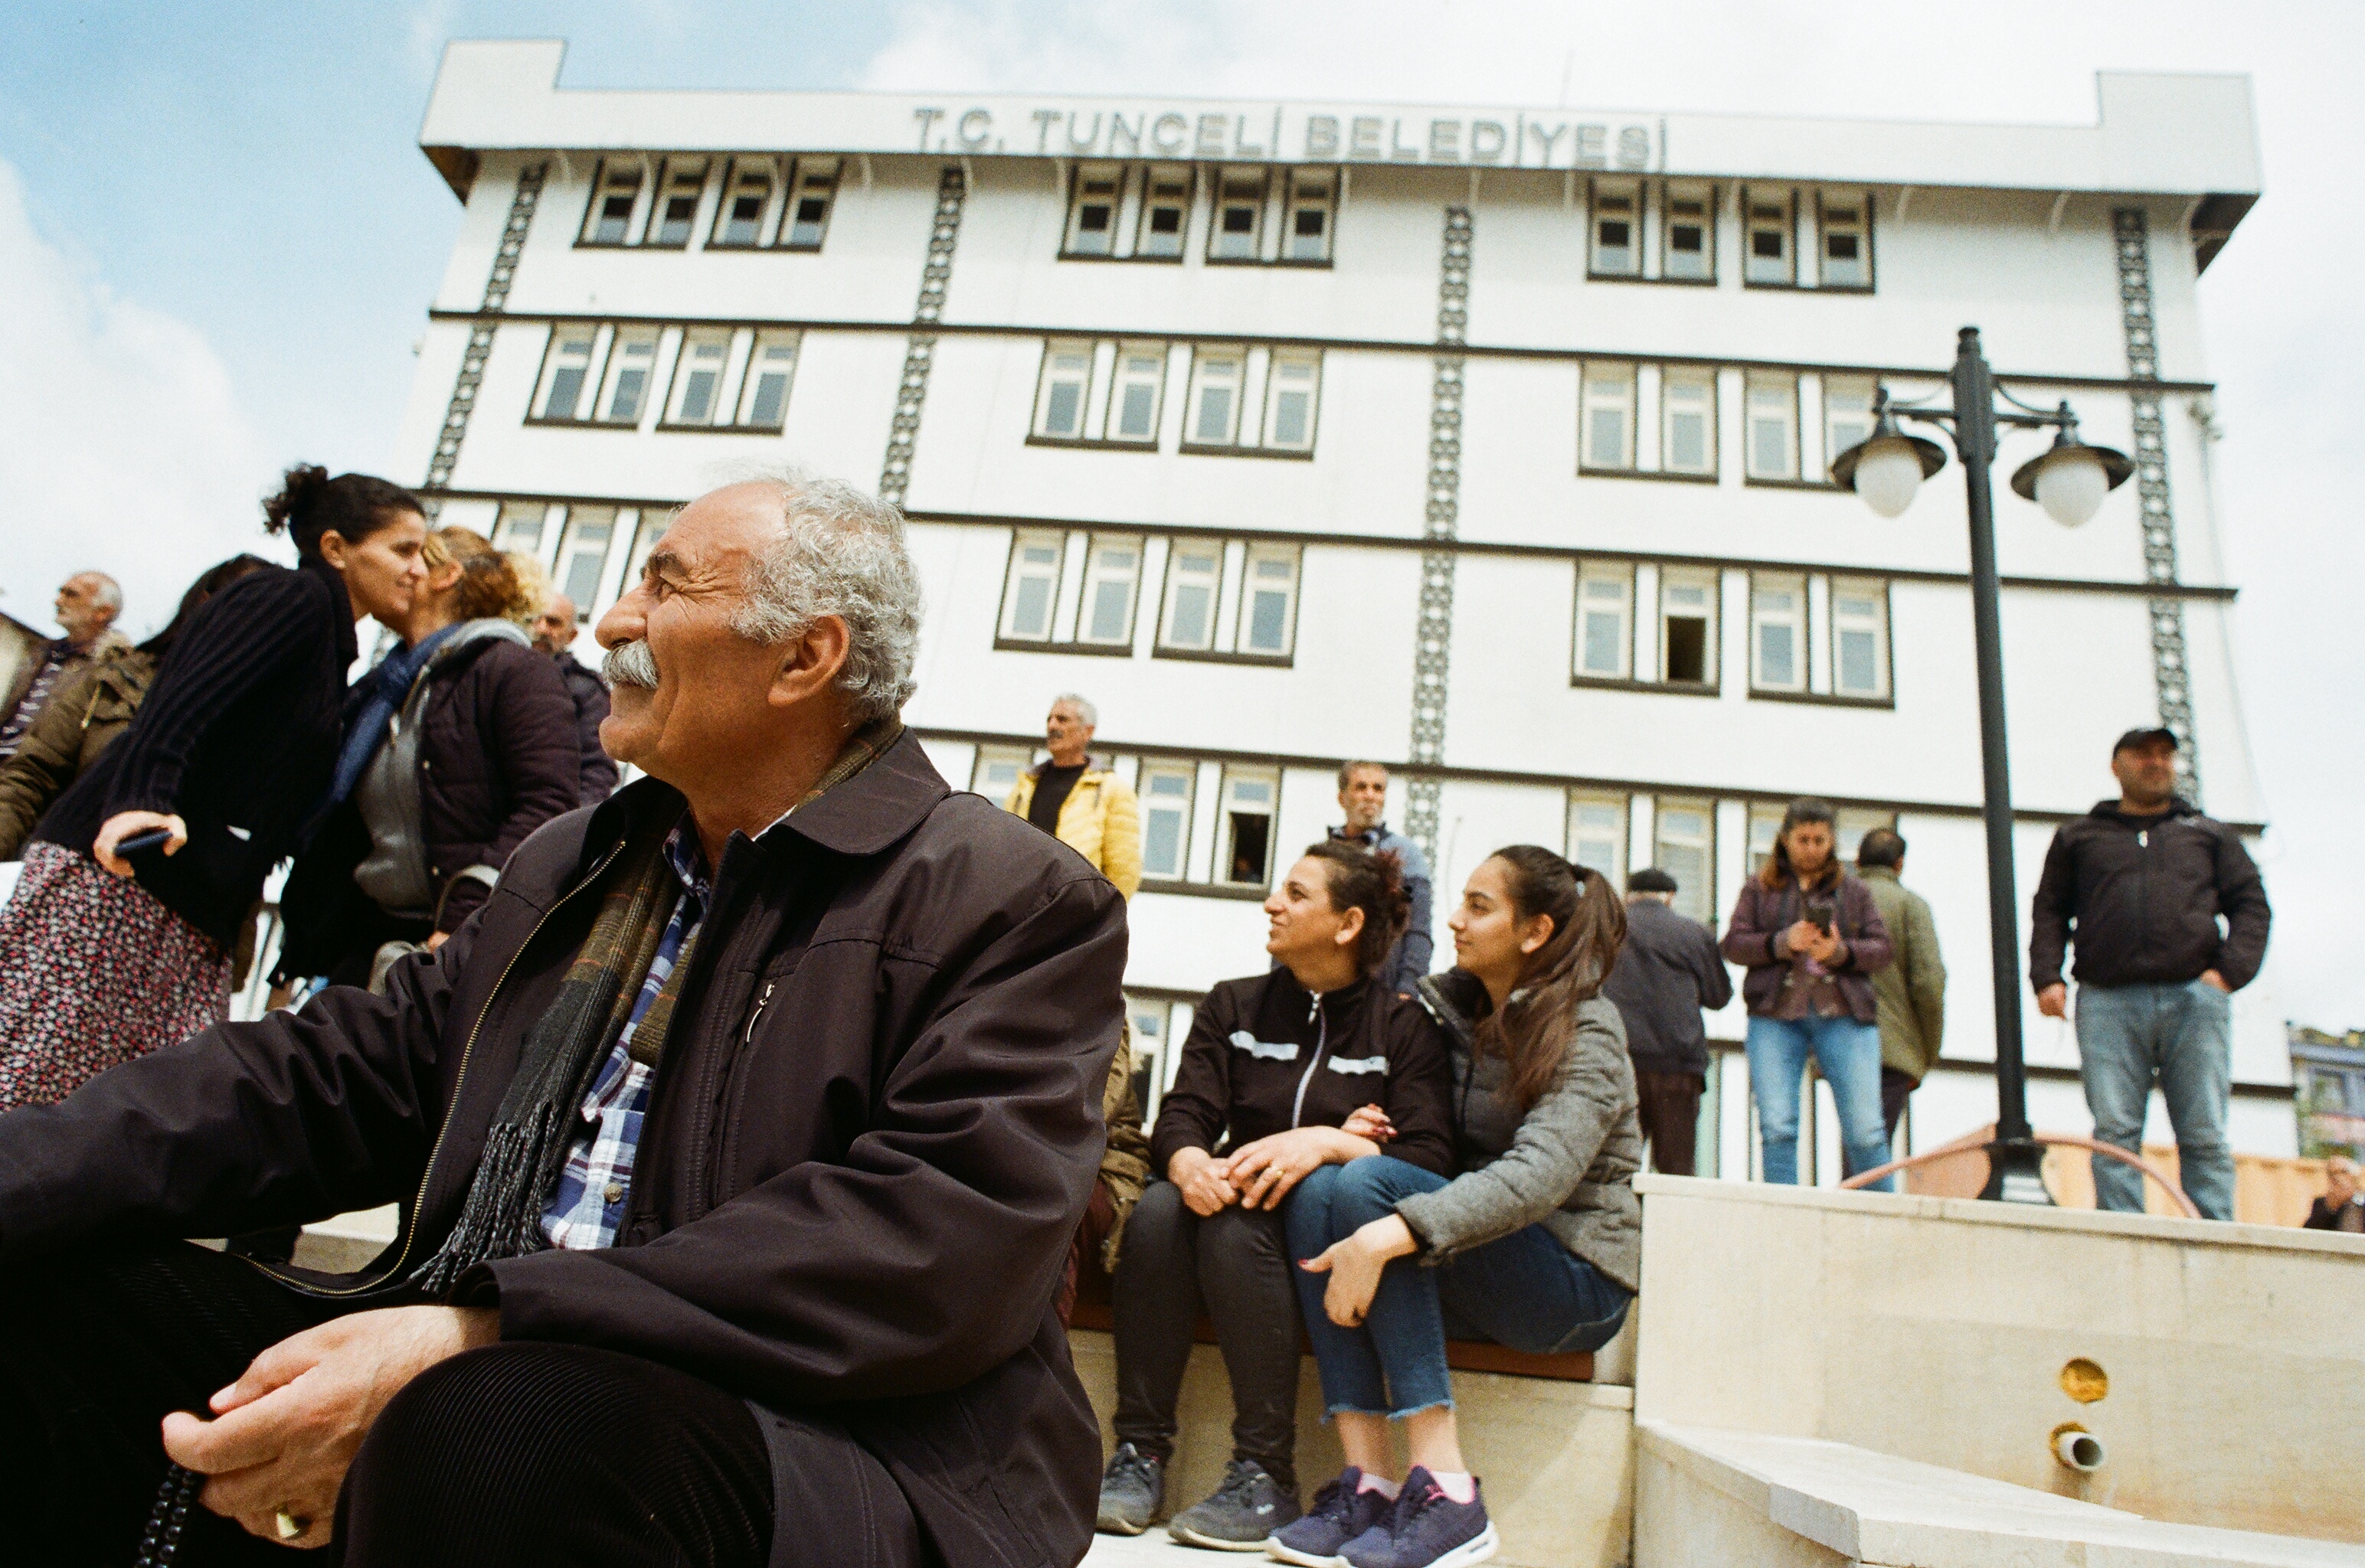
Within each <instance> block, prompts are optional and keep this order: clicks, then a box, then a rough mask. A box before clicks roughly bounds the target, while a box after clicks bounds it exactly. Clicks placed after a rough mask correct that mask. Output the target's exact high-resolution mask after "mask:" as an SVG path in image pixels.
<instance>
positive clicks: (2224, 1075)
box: [2028, 729, 2269, 1219]
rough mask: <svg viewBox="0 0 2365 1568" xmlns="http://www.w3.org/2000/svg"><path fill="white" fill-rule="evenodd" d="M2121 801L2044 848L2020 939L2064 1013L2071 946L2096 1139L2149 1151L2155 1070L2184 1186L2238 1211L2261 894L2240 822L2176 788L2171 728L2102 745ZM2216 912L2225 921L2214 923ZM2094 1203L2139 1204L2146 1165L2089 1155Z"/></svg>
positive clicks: (2262, 935)
mask: <svg viewBox="0 0 2365 1568" xmlns="http://www.w3.org/2000/svg"><path fill="white" fill-rule="evenodd" d="M2111 772H2112V773H2113V775H2115V776H2116V777H2117V778H2118V781H2119V798H2118V799H2117V800H2115V801H2099V802H2097V803H2096V805H2095V807H2094V809H2093V810H2092V811H2090V812H2087V813H2086V814H2085V815H2084V816H2082V817H2079V818H2076V819H2074V820H2072V821H2070V822H2067V823H2062V824H2061V828H2060V831H2058V832H2057V833H2056V834H2054V835H2053V847H2052V848H2051V849H2049V850H2047V851H2046V856H2045V875H2044V878H2043V879H2041V880H2040V881H2039V882H2038V883H2037V886H2036V900H2035V908H2034V911H2033V912H2032V914H2031V920H2030V925H2031V935H2030V936H2029V941H2028V978H2029V983H2030V984H2031V985H2033V986H2034V987H2035V988H2036V1008H2037V1011H2038V1012H2040V1013H2042V1014H2045V1015H2046V1017H2048V1018H2062V1017H2067V1016H2068V1015H2069V988H2068V986H2067V985H2066V984H2064V983H2063V982H2062V979H2061V960H2062V957H2063V952H2064V949H2065V948H2066V947H2067V946H2068V944H2069V943H2070V942H2071V941H2072V940H2073V939H2074V940H2075V941H2076V942H2077V944H2078V968H2077V978H2078V1009H2077V1029H2078V1056H2079V1071H2080V1073H2081V1075H2082V1076H2083V1078H2084V1079H2085V1083H2086V1104H2087V1108H2088V1109H2090V1110H2091V1111H2092V1112H2093V1114H2094V1137H2097V1138H2099V1139H2100V1140H2102V1142H2104V1143H2109V1144H2115V1145H2117V1146H2118V1147H2119V1148H2124V1149H2125V1150H2127V1151H2128V1152H2129V1153H2131V1154H2133V1153H2140V1152H2141V1151H2142V1148H2143V1129H2144V1116H2145V1114H2146V1110H2147V1109H2148V1107H2149V1105H2150V1103H2151V1088H2152V1082H2153V1081H2154V1080H2155V1079H2157V1080H2158V1083H2159V1090H2160V1094H2161V1097H2162V1098H2163V1099H2165V1100H2166V1101H2167V1102H2168V1119H2169V1126H2172V1127H2174V1128H2175V1129H2176V1149H2177V1163H2178V1170H2179V1176H2180V1180H2181V1182H2182V1183H2183V1186H2184V1191H2185V1193H2186V1195H2188V1196H2189V1197H2191V1200H2192V1202H2193V1204H2194V1206H2196V1207H2197V1208H2199V1209H2200V1211H2201V1212H2202V1214H2203V1215H2207V1216H2208V1217H2209V1218H2211V1219H2232V1218H2233V1217H2234V1154H2233V1149H2232V1147H2231V1146H2230V1145H2228V1144H2227V1143H2226V1141H2225V1107H2226V1103H2227V1101H2228V1100H2229V1099H2230V1097H2231V1095H2232V1092H2233V993H2234V992H2235V991H2239V990H2241V989H2242V988H2243V987H2244V986H2246V985H2247V984H2249V983H2250V980H2252V978H2253V977H2255V976H2256V975H2257V974H2258V972H2259V963H2260V961H2261V960H2262V959H2264V958H2265V957H2266V951H2267V924H2268V920H2269V912H2268V909H2267V891H2266V888H2265V886H2264V884H2263V883H2262V882H2261V881H2260V879H2259V868H2258V867H2257V866H2256V865H2254V864H2253V863H2252V862H2251V860H2250V856H2249V852H2248V851H2247V850H2246V849H2244V848H2243V847H2242V840H2241V837H2240V835H2239V834H2236V833H2235V831H2234V830H2233V829H2232V828H2230V827H2227V826H2226V825H2225V823H2220V822H2214V821H2212V820H2211V819H2210V818H2208V817H2205V816H2202V814H2201V808H2200V807H2198V806H2195V805H2193V804H2192V803H2191V801H2186V800H2185V799H2183V798H2182V797H2181V796H2180V795H2178V794H2177V793H2176V736H2175V735H2174V734H2170V733H2169V731H2167V730H2164V729H2135V730H2129V731H2128V732H2127V733H2126V734H2123V735H2121V736H2120V737H2119V740H2118V744H2117V745H2114V746H2113V747H2112V748H2111ZM2221 918H2222V919H2223V922H2224V924H2223V925H2222V926H2221V925H2220V924H2219V922H2220V919H2221ZM2093 1166H2094V1197H2095V1200H2096V1202H2097V1203H2098V1204H2101V1206H2102V1207H2103V1208H2106V1209H2118V1210H2121V1211H2124V1212H2126V1213H2130V1214H2141V1213H2142V1212H2143V1206H2144V1203H2143V1177H2142V1175H2141V1174H2140V1173H2139V1172H2138V1171H2136V1170H2135V1168H2134V1167H2132V1166H2130V1165H2127V1164H2126V1163H2124V1161H2121V1160H2116V1159H2096V1160H2094V1161H2093Z"/></svg>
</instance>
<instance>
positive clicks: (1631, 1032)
mask: <svg viewBox="0 0 2365 1568" xmlns="http://www.w3.org/2000/svg"><path fill="white" fill-rule="evenodd" d="M1675 897H1676V879H1674V878H1673V877H1671V876H1669V875H1667V873H1665V872H1664V871H1662V870H1660V869H1659V868H1657V867H1655V866H1653V867H1646V868H1643V869H1642V870H1640V871H1637V872H1635V873H1634V874H1633V875H1632V876H1631V877H1629V878H1627V879H1626V945H1625V946H1623V947H1620V949H1619V950H1618V962H1617V963H1616V964H1614V965H1612V966H1611V967H1610V970H1609V978H1608V980H1604V981H1603V982H1602V985H1601V994H1602V995H1604V996H1606V997H1608V999H1609V1000H1610V1001H1612V1002H1616V1003H1617V1004H1618V1012H1619V1014H1620V1016H1621V1017H1623V1018H1624V1019H1625V1020H1626V1054H1627V1055H1628V1056H1630V1057H1631V1058H1633V1059H1634V1088H1635V1091H1636V1092H1637V1093H1638V1094H1639V1095H1640V1096H1641V1099H1642V1135H1643V1137H1647V1138H1648V1139H1650V1142H1651V1165H1652V1168H1653V1170H1662V1171H1664V1172H1665V1173H1666V1174H1668V1175H1670V1176H1688V1175H1690V1174H1691V1173H1692V1170H1693V1137H1694V1134H1695V1132H1696V1131H1697V1129H1698V1126H1699V1103H1700V1094H1701V1093H1702V1092H1703V1091H1705V1090H1706V1089H1707V1087H1708V1031H1707V1030H1706V1029H1705V1028H1703V1027H1701V1025H1700V1009H1702V1008H1704V1007H1705V1008H1710V1009H1714V1008H1719V1007H1722V1006H1723V1005H1724V1004H1725V1003H1726V1002H1731V1001H1732V975H1731V974H1729V973H1727V972H1726V970H1725V967H1724V958H1723V957H1722V956H1721V954H1719V953H1718V952H1717V950H1716V938H1715V937H1714V936H1713V935H1710V934H1709V928H1708V927H1707V926H1705V925H1702V924H1700V923H1699V922H1698V921H1697V920H1690V919H1687V918H1686V917H1684V916H1683V915H1680V914H1677V913H1676V912H1675V910H1674V909H1672V908H1671V907H1669V906H1670V905H1671V904H1672V903H1673V902H1674V901H1675Z"/></svg>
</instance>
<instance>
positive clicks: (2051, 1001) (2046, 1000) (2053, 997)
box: [2036, 980, 2069, 1018]
mask: <svg viewBox="0 0 2365 1568" xmlns="http://www.w3.org/2000/svg"><path fill="white" fill-rule="evenodd" d="M2036 1010H2037V1011H2038V1012H2039V1013H2042V1014H2045V1015H2046V1017H2047V1018H2067V1017H2068V1016H2069V988H2068V986H2067V985H2065V984H2063V983H2062V982H2061V981H2059V980H2055V981H2054V982H2053V983H2052V984H2051V985H2048V986H2046V988H2045V989H2044V990H2043V991H2038V992H2037V993H2036Z"/></svg>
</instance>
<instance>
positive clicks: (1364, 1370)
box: [1267, 844, 1642, 1568]
mask: <svg viewBox="0 0 2365 1568" xmlns="http://www.w3.org/2000/svg"><path fill="white" fill-rule="evenodd" d="M1446 924H1448V925H1449V926H1450V927H1451V928H1452V932H1453V950H1454V958H1455V968H1454V969H1452V971H1451V972H1449V973H1447V974H1444V975H1440V976H1435V977H1432V978H1431V979H1429V980H1423V981H1422V982H1421V986H1420V995H1421V1000H1422V1002H1424V1004H1426V1005H1427V1006H1428V1007H1429V1011H1430V1012H1431V1013H1432V1014H1435V1015H1436V1017H1437V1019H1438V1022H1439V1023H1440V1024H1442V1025H1445V1028H1446V1031H1447V1033H1448V1035H1449V1036H1451V1037H1452V1066H1453V1107H1452V1109H1453V1133H1454V1143H1455V1153H1456V1156H1457V1159H1458V1160H1459V1163H1460V1165H1461V1168H1462V1174H1461V1175H1459V1176H1457V1177H1455V1178H1454V1179H1452V1181H1450V1182H1449V1181H1446V1180H1444V1179H1442V1178H1440V1177H1438V1176H1435V1175H1432V1174H1431V1173H1430V1172H1429V1171H1426V1170H1420V1169H1419V1168H1418V1167H1417V1166H1413V1165H1409V1164H1407V1163H1405V1162H1404V1161H1401V1160H1397V1159H1390V1158H1388V1157H1386V1156H1384V1155H1383V1156H1380V1157H1378V1158H1374V1159H1359V1160H1356V1161H1353V1162H1352V1163H1351V1164H1346V1165H1334V1166H1328V1167H1326V1168H1325V1169H1323V1170H1317V1171H1316V1172H1315V1173H1314V1174H1313V1175H1312V1176H1309V1177H1307V1178H1306V1180H1305V1181H1304V1182H1302V1183H1300V1184H1299V1187H1298V1190H1297V1192H1296V1193H1294V1194H1292V1196H1291V1198H1290V1201H1289V1204H1288V1207H1287V1209H1286V1211H1285V1214H1284V1219H1285V1222H1286V1224H1287V1226H1288V1234H1289V1242H1290V1250H1291V1255H1292V1256H1294V1257H1295V1258H1297V1259H1299V1260H1301V1261H1300V1265H1299V1274H1298V1293H1299V1298H1300V1301H1301V1303H1302V1305H1303V1306H1304V1309H1305V1316H1306V1332H1307V1336H1308V1338H1311V1339H1312V1341H1313V1344H1314V1357H1315V1361H1316V1363H1317V1366H1318V1367H1319V1368H1320V1370H1321V1374H1322V1396H1323V1403H1324V1405H1325V1406H1327V1407H1328V1412H1329V1414H1330V1416H1331V1417H1332V1418H1333V1419H1334V1420H1335V1421H1336V1422H1337V1424H1338V1428H1339V1446H1340V1447H1341V1448H1343V1449H1344V1450H1346V1455H1347V1469H1346V1470H1345V1472H1344V1473H1341V1474H1340V1475H1339V1478H1338V1479H1337V1480H1336V1481H1333V1482H1331V1483H1329V1484H1328V1485H1326V1486H1325V1487H1324V1488H1323V1489H1322V1491H1321V1493H1320V1495H1318V1496H1317V1500H1316V1503H1315V1506H1314V1509H1313V1511H1312V1512H1310V1513H1308V1514H1307V1515H1306V1517H1305V1518H1303V1519H1301V1520H1299V1521H1297V1522H1296V1523H1295V1524H1293V1525H1290V1526H1289V1527H1287V1528H1286V1529H1283V1530H1280V1531H1278V1532H1276V1533H1275V1534H1274V1535H1273V1536H1272V1539H1271V1540H1269V1541H1268V1542H1267V1549H1268V1551H1270V1553H1271V1554H1272V1556H1274V1557H1277V1558H1279V1559H1280V1560H1281V1561H1283V1562H1298V1563H1306V1564H1309V1565H1327V1564H1332V1563H1338V1562H1345V1563H1348V1564H1350V1565H1351V1568H1463V1565H1465V1564H1469V1563H1474V1562H1484V1561H1485V1560H1486V1559H1487V1558H1489V1557H1492V1556H1493V1555H1494V1554H1495V1550H1496V1537H1495V1529H1494V1526H1493V1525H1492V1524H1491V1523H1489V1522H1488V1520H1487V1518H1486V1508H1485V1502H1484V1500H1483V1499H1482V1498H1481V1497H1480V1495H1479V1493H1478V1483H1477V1479H1476V1478H1475V1477H1474V1476H1472V1475H1471V1474H1470V1473H1468V1472H1467V1470H1466V1469H1465V1468H1464V1465H1463V1459H1462V1450H1461V1445H1460V1441H1459V1439H1458V1437H1457V1435H1456V1432H1455V1428H1454V1421H1453V1402H1452V1383H1451V1382H1450V1381H1449V1378H1448V1374H1447V1372H1446V1366H1445V1340H1446V1334H1447V1325H1448V1324H1452V1327H1453V1331H1454V1332H1455V1334H1456V1335H1458V1336H1461V1337H1473V1336H1475V1337H1483V1338H1489V1339H1493V1340H1495V1341H1496V1342H1497V1343H1500V1344H1504V1345H1508V1346H1509V1347H1511V1348H1512V1349H1514V1350H1525V1351H1530V1352H1535V1353H1541V1352H1560V1351H1574V1350H1595V1349H1597V1348H1598V1347H1600V1346H1601V1345H1603V1344H1606V1343H1608V1340H1609V1339H1610V1338H1611V1337H1613V1336H1614V1335H1615V1334H1616V1333H1617V1332H1618V1330H1619V1327H1620V1325H1622V1324H1623V1323H1624V1322H1625V1319H1626V1309H1627V1306H1628V1305H1629V1304H1630V1303H1631V1301H1632V1300H1633V1294H1634V1290H1635V1286H1636V1284H1637V1282H1638V1281H1639V1279H1640V1276H1641V1272H1642V1209H1641V1205H1640V1204H1639V1203H1638V1202H1637V1200H1636V1198H1635V1196H1634V1187H1633V1179H1634V1171H1635V1170H1636V1169H1637V1167H1638V1166H1640V1164H1641V1163H1642V1123H1641V1120H1640V1118H1639V1116H1638V1114H1637V1110H1636V1103H1635V1095H1634V1070H1633V1067H1632V1064H1631V1062H1629V1061H1628V1059H1627V1056H1626V1039H1625V1028H1624V1025H1622V1024H1621V1023H1620V1020H1619V1016H1618V1010H1617V1008H1616V1007H1615V1006H1614V1005H1612V1004H1611V1003H1610V1002H1608V1001H1607V1000H1605V999H1604V998H1603V997H1602V996H1601V994H1600V992H1601V982H1602V980H1603V978H1604V977H1605V976H1607V975H1608V972H1609V968H1610V965H1611V964H1612V963H1614V962H1615V961H1616V959H1617V957H1618V949H1619V946H1620V944H1621V943H1622V942H1623V941H1624V940H1625V936H1626V914H1625V910H1624V908H1623V906H1622V905H1621V904H1620V901H1619V898H1618V895H1617V894H1616V892H1614V891H1613V890H1611V889H1610V887H1609V884H1608V879H1606V878H1604V877H1603V876H1602V875H1601V874H1600V873H1599V872H1597V871H1589V870H1586V869H1585V868H1582V867H1578V866H1572V865H1571V864H1569V862H1567V861H1566V860H1564V859H1563V858H1561V857H1559V856H1557V855H1555V854H1553V853H1552V851H1550V850H1548V849H1542V848H1539V847H1538V846H1534V845H1530V844H1522V845H1515V846H1511V847H1510V848H1508V849H1500V850H1497V851H1496V852H1495V854H1494V855H1492V856H1490V857H1487V859H1486V860H1485V863H1483V864H1482V865H1480V866H1479V868H1477V869H1476V870H1475V871H1473V872H1472V873H1471V874H1470V880H1469V882H1468V884H1467V885H1466V886H1465V887H1464V888H1463V892H1462V903H1461V907H1460V908H1459V909H1457V910H1456V911H1455V912H1454V913H1453V915H1452V918H1451V919H1450V920H1449V921H1448V922H1447V923H1446ZM1349 1125H1350V1126H1351V1127H1354V1128H1355V1130H1357V1131H1359V1132H1367V1136H1368V1133H1369V1132H1371V1131H1375V1132H1377V1133H1378V1134H1380V1135H1381V1136H1384V1135H1385V1132H1386V1129H1385V1128H1384V1127H1378V1128H1373V1129H1365V1128H1362V1127H1361V1126H1357V1125H1356V1124H1355V1123H1352V1122H1351V1123H1350V1124H1349ZM1390 1417H1396V1418H1398V1419H1401V1420H1402V1421H1403V1422H1404V1424H1405V1435H1406V1439H1407V1444H1408V1446H1409V1447H1410V1449H1411V1461H1412V1468H1411V1470H1410V1472H1409V1473H1407V1475H1406V1478H1405V1479H1404V1481H1403V1482H1402V1483H1400V1484H1399V1483H1395V1482H1391V1481H1389V1480H1388V1479H1387V1477H1388V1476H1390V1475H1392V1474H1395V1473H1396V1472H1395V1463H1394V1461H1393V1458H1392V1456H1391V1451H1390V1445H1389V1440H1388V1420H1389V1418H1390Z"/></svg>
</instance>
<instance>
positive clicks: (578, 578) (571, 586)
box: [556, 507, 616, 624]
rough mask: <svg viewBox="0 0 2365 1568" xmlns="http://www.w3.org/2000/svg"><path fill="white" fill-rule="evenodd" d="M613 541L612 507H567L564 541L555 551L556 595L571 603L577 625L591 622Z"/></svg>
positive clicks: (613, 513)
mask: <svg viewBox="0 0 2365 1568" xmlns="http://www.w3.org/2000/svg"><path fill="white" fill-rule="evenodd" d="M615 537H616V509H615V508H614V507H569V508H567V509H566V541H565V542H564V543H561V544H560V545H559V548H558V571H557V574H556V576H557V578H558V591H559V592H561V593H563V594H565V595H566V597H567V598H569V599H573V600H574V601H575V619H576V621H577V623H578V624H582V623H588V622H589V621H590V619H591V609H592V606H593V605H595V604H597V603H598V602H599V599H600V578H601V577H604V576H605V575H606V574H607V570H608V546H609V545H610V544H611V543H613V542H614V541H615Z"/></svg>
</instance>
